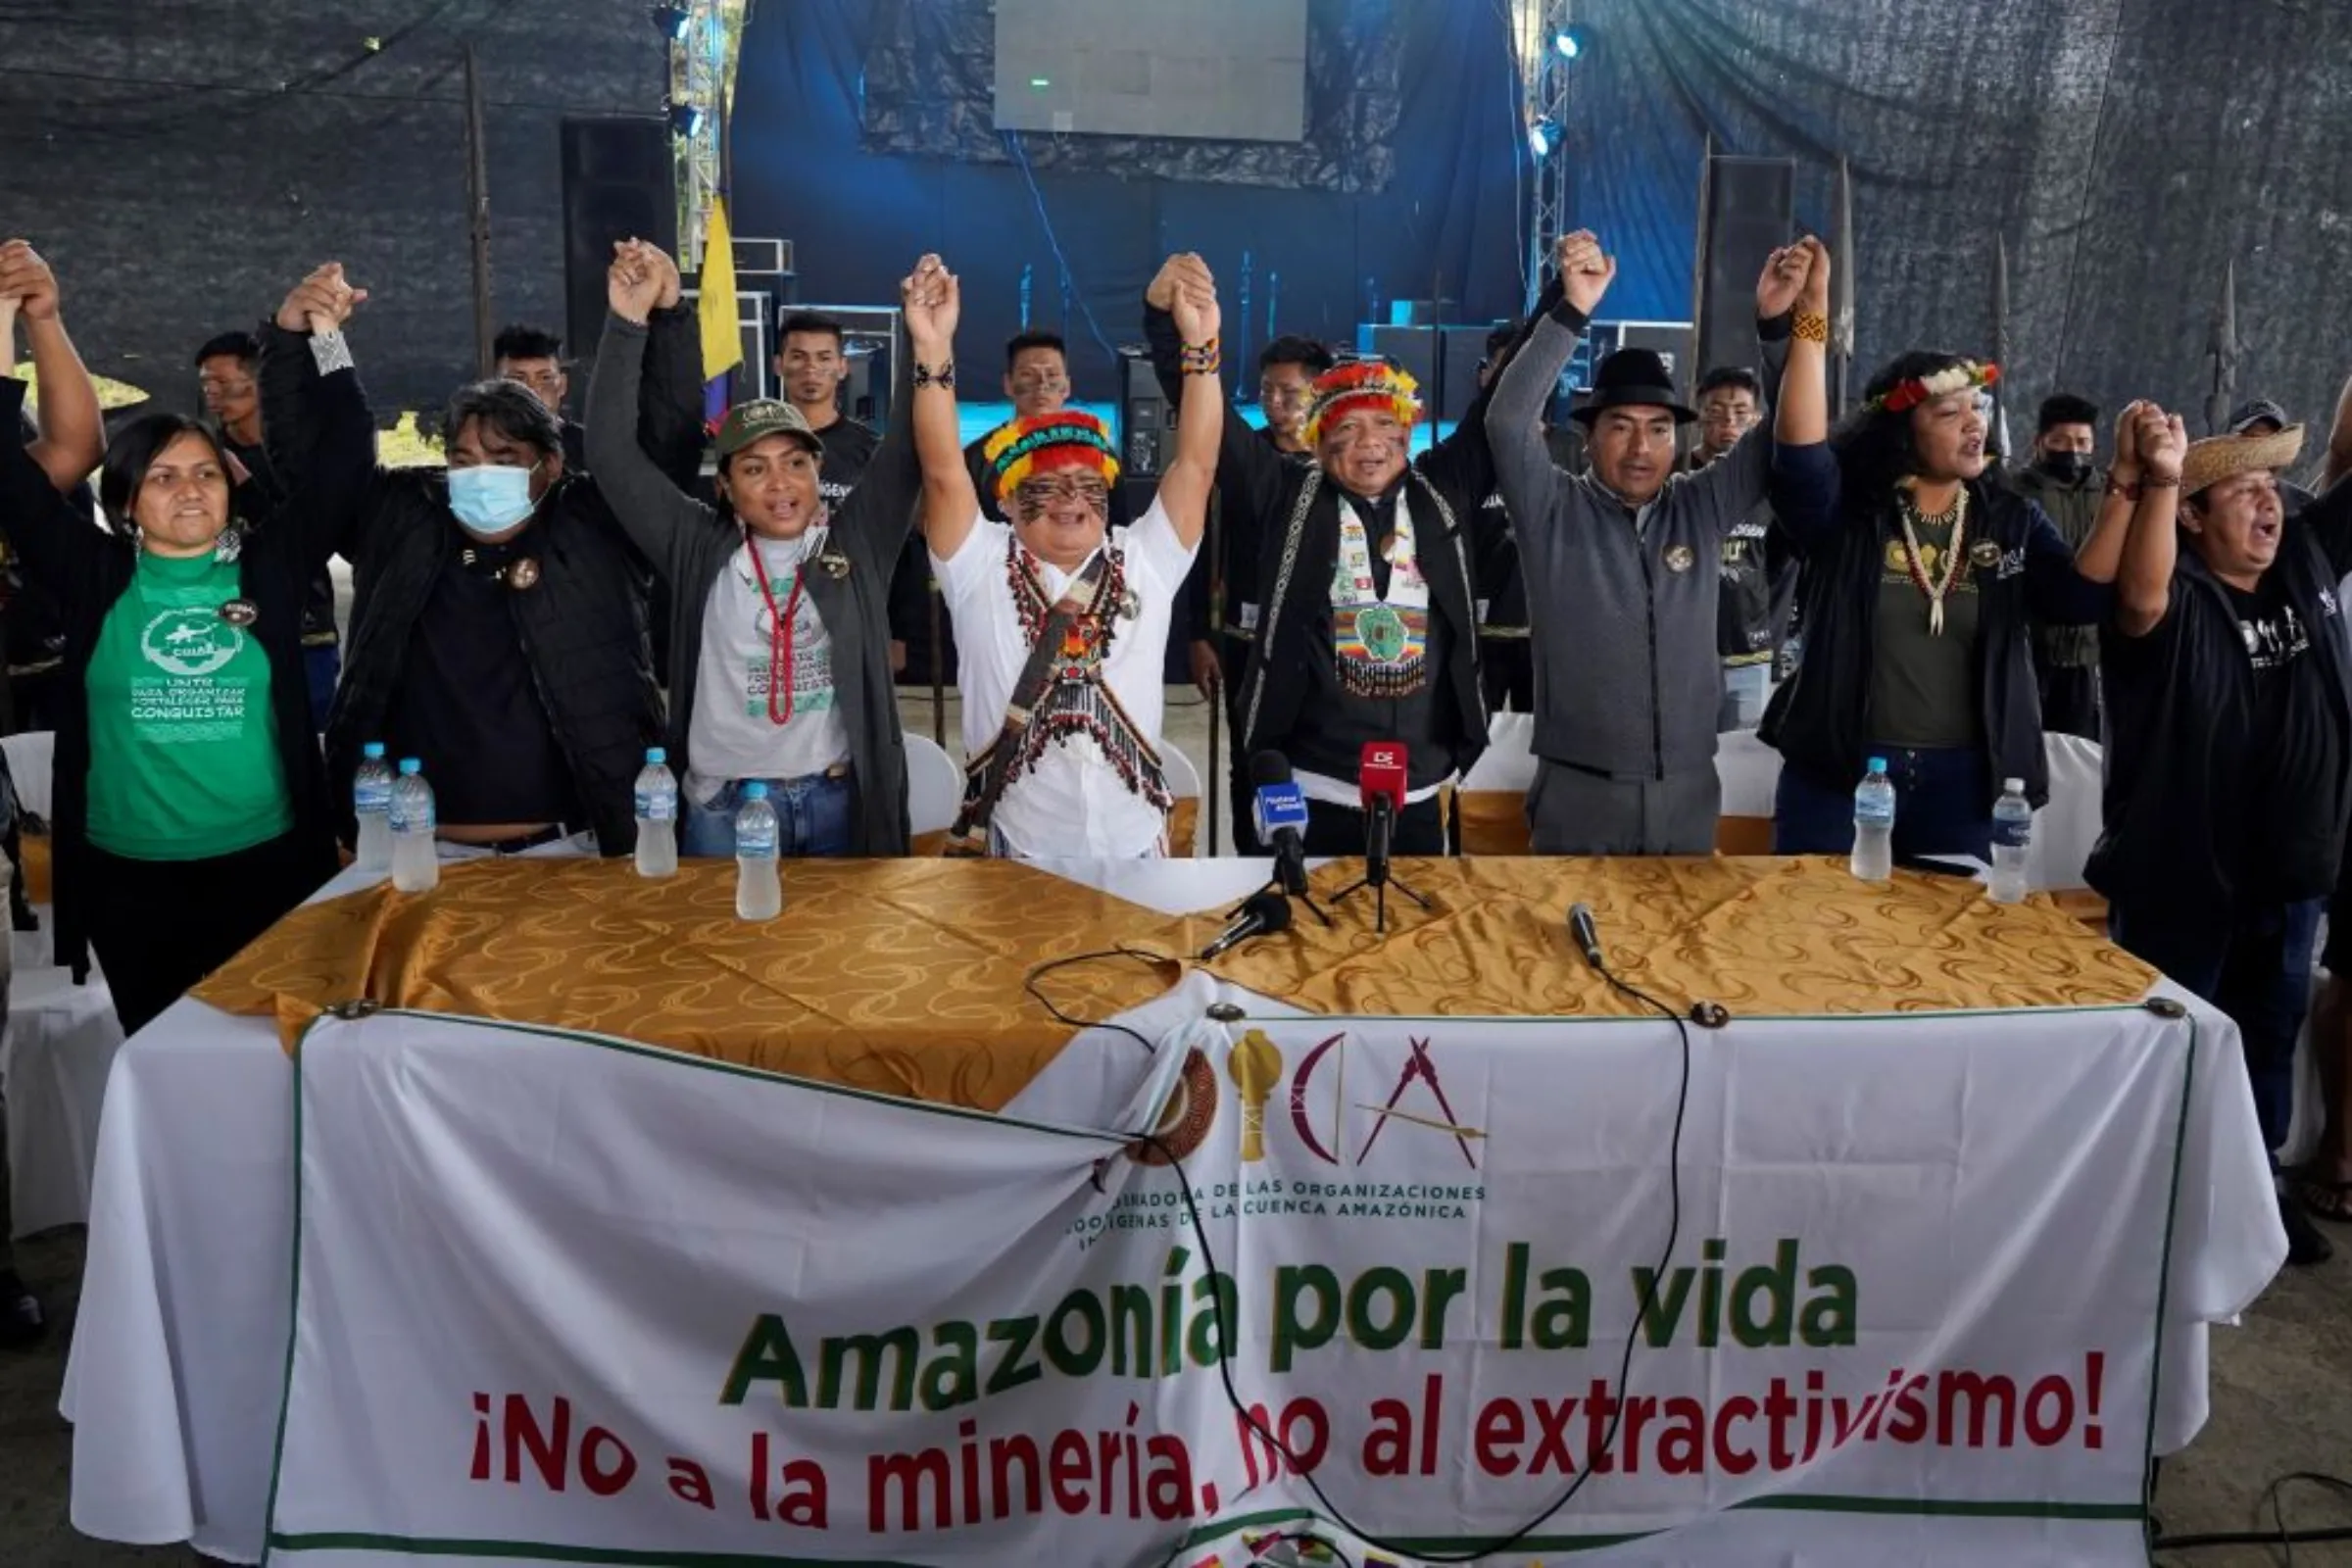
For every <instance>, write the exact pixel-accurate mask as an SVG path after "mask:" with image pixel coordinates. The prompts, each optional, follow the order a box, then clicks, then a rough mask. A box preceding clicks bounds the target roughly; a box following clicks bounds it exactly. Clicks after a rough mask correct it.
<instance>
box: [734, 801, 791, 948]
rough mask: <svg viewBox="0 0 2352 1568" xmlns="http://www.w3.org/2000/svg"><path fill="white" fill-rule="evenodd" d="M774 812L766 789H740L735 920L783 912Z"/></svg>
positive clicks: (775, 914)
mask: <svg viewBox="0 0 2352 1568" xmlns="http://www.w3.org/2000/svg"><path fill="white" fill-rule="evenodd" d="M777 833H778V827H777V822H776V809H775V808H774V807H772V806H770V805H768V804H767V786H766V785H765V784H762V783H760V781H759V780H758V779H754V780H753V781H752V782H750V783H748V784H746V785H744V787H743V805H742V806H741V807H739V808H738V809H736V812H735V918H736V919H738V920H772V919H774V918H775V917H776V916H777V915H779V914H782V913H783V912H784V883H783V881H782V880H781V879H780V878H779V877H778V876H777V874H776V838H777Z"/></svg>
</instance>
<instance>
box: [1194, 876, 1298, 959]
mask: <svg viewBox="0 0 2352 1568" xmlns="http://www.w3.org/2000/svg"><path fill="white" fill-rule="evenodd" d="M1290 928H1291V901H1290V900H1289V899H1287V898H1285V897H1284V896H1283V895H1281V894H1279V893H1277V892H1275V891H1274V890H1273V889H1272V888H1263V889H1260V890H1259V891H1258V892H1255V893H1252V894H1250V897H1249V898H1248V900H1246V901H1245V902H1244V903H1243V905H1242V912H1241V913H1240V914H1238V915H1236V916H1234V919H1233V923H1232V924H1231V925H1229V926H1227V927H1226V928H1225V934H1224V935H1223V936H1221V937H1219V938H1217V940H1216V941H1214V942H1211V943H1210V944H1209V945H1208V946H1207V947H1205V948H1202V949H1201V962H1203V963H1206V962H1207V961H1208V960H1209V959H1211V958H1213V957H1215V956H1218V955H1219V954H1221V953H1223V952H1224V951H1225V950H1226V949H1228V948H1231V947H1234V946H1235V945H1237V944H1239V943H1243V942H1247V941H1249V940H1250V938H1251V937H1262V936H1271V935H1273V934H1274V933H1275V932H1277V931H1288V930H1289V929H1290Z"/></svg>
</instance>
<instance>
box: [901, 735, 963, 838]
mask: <svg viewBox="0 0 2352 1568" xmlns="http://www.w3.org/2000/svg"><path fill="white" fill-rule="evenodd" d="M962 804H963V769H962V768H959V767H957V766H956V763H955V760H953V759H952V758H950V757H949V756H948V754H947V753H946V752H943V751H941V750H940V749H939V745H938V743H937V742H935V741H932V740H930V739H929V738H927V737H925V736H921V735H908V736H907V825H908V826H909V827H910V828H911V829H912V830H913V831H914V833H915V834H917V835H918V836H919V835H921V834H925V833H945V832H946V831H947V830H948V829H949V828H951V827H953V826H955V825H956V809H958V808H959V807H961V806H962Z"/></svg>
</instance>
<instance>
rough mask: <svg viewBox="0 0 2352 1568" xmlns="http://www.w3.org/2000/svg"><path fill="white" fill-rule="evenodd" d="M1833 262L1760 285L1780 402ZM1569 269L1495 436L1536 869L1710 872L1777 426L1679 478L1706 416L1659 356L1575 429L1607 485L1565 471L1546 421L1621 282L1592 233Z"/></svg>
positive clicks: (1624, 354)
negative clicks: (1720, 614)
mask: <svg viewBox="0 0 2352 1568" xmlns="http://www.w3.org/2000/svg"><path fill="white" fill-rule="evenodd" d="M1817 249H1819V242H1818V241H1816V240H1806V241H1804V242H1803V243H1802V244H1799V245H1794V246H1789V247H1787V248H1785V249H1782V250H1778V251H1775V252H1774V253H1773V255H1772V258H1771V260H1770V261H1768V262H1767V263H1766V264H1765V268H1764V275H1763V277H1762V278H1761V279H1760V280H1759V281H1758V283H1757V285H1756V314H1757V317H1758V323H1759V324H1758V335H1759V336H1760V337H1762V338H1763V339H1764V342H1765V351H1764V352H1765V358H1766V361H1767V373H1766V384H1767V385H1768V386H1771V385H1774V384H1776V383H1777V382H1778V381H1779V378H1780V367H1781V363H1782V362H1783V361H1785V359H1786V353H1785V349H1784V345H1785V344H1786V342H1787V339H1788V336H1789V329H1790V319H1789V318H1790V313H1791V311H1792V310H1793V308H1794V306H1795V304H1796V300H1797V295H1798V292H1799V291H1800V290H1801V289H1802V287H1803V285H1804V281H1805V277H1806V275H1807V273H1808V271H1809V270H1810V269H1811V266H1812V254H1813V252H1814V251H1815V250H1817ZM1558 257H1559V271H1560V280H1561V285H1562V299H1561V303H1560V304H1559V305H1558V306H1557V307H1555V308H1554V309H1553V310H1552V312H1551V314H1550V315H1549V316H1548V317H1547V318H1546V319H1544V321H1543V322H1541V323H1540V324H1539V325H1538V326H1537V328H1536V331H1535V335H1534V337H1533V338H1531V339H1530V340H1529V342H1528V344H1527V347H1526V348H1525V349H1524V350H1523V351H1522V352H1521V353H1520V354H1519V356H1518V357H1517V358H1516V359H1515V360H1513V361H1512V362H1511V365H1510V368H1508V369H1507V370H1505V371H1504V372H1503V376H1502V380H1501V383H1500V385H1499V386H1498V387H1497V388H1496V390H1495V401H1494V406H1493V408H1492V410H1491V411H1490V414H1489V416H1488V421H1487V423H1488V432H1489V441H1490V443H1491V445H1492V447H1493V450H1494V456H1495V472H1496V475H1497V477H1498V479H1499V482H1500V486H1501V490H1502V498H1503V501H1504V504H1505V505H1506V506H1507V507H1508V508H1509V509H1510V515H1511V516H1512V518H1513V519H1514V520H1515V522H1516V524H1517V527H1516V533H1517V536H1518V542H1519V556H1520V562H1521V565H1522V568H1523V570H1524V572H1525V575H1526V584H1527V606H1528V625H1529V630H1530V632H1531V634H1532V640H1533V642H1534V645H1535V659H1536V734H1535V752H1536V758H1537V772H1536V782H1535V785H1534V787H1533V788H1532V789H1530V790H1529V792H1528V797H1527V815H1528V827H1529V832H1530V839H1531V842H1532V845H1533V847H1534V849H1535V851H1536V853H1537V854H1539V855H1705V854H1708V853H1710V852H1711V851H1712V850H1713V849H1714V847H1715V820H1716V817H1717V815H1718V813H1719V810H1720V808H1721V804H1722V793H1723V792H1722V787H1721V785H1720V784H1719V783H1718V781H1717V779H1716V774H1715V734H1716V712H1717V710H1718V708H1719V706H1720V704H1721V701H1722V697H1723V666H1722V662H1721V661H1720V660H1719V659H1718V657H1717V655H1716V649H1715V640H1716V615H1717V602H1718V598H1719V587H1718V584H1719V578H1720V574H1721V566H1722V559H1723V541H1724V537H1725V535H1726V534H1727V533H1728V532H1729V531H1730V530H1731V528H1732V527H1733V526H1734V525H1735V524H1737V523H1738V522H1739V521H1740V518H1742V517H1744V516H1746V515H1748V514H1749V513H1750V512H1752V511H1754V510H1755V508H1756V506H1757V505H1758V503H1760V502H1762V501H1763V500H1764V498H1765V491H1766V488H1767V486H1768V484H1769V480H1770V471H1771V466H1772V434H1771V425H1770V422H1769V421H1766V422H1764V423H1762V424H1760V425H1758V426H1757V427H1756V428H1755V429H1753V430H1750V431H1749V432H1748V433H1747V434H1746V435H1744V436H1742V437H1741V438H1740V442H1739V444H1738V445H1737V446H1735V447H1734V448H1733V449H1732V450H1731V451H1730V452H1729V453H1728V454H1726V455H1725V456H1724V457H1723V458H1722V459H1720V460H1719V461H1717V462H1715V463H1713V464H1710V465H1708V466H1706V467H1705V468H1703V469H1700V470H1699V471H1697V472H1695V473H1681V474H1678V473H1676V472H1675V471H1674V467H1675V451H1674V446H1675V431H1676V429H1677V427H1678V426H1680V425H1683V424H1687V423H1689V422H1691V420H1692V419H1694V418H1696V417H1697V416H1696V415H1694V414H1692V413H1691V410H1689V409H1687V408H1685V407H1683V406H1682V405H1681V404H1679V403H1678V402H1677V401H1676V400H1675V393H1674V389H1673V386H1672V384H1671V377H1670V376H1669V375H1668V374H1667V371H1666V368H1665V365H1664V363H1663V362H1662V361H1661V360H1660V359H1659V358H1658V357H1657V356H1656V355H1655V354H1651V353H1648V352H1646V351H1643V350H1631V349H1629V350H1621V351H1619V352H1618V353H1616V354H1613V355H1611V356H1610V357H1609V358H1608V359H1607V360H1606V361H1604V362H1603V363H1602V365H1601V367H1600V371H1599V374H1598V375H1597V376H1596V377H1595V378H1594V389H1593V399H1592V401H1591V404H1590V405H1589V406H1588V407H1586V408H1584V409H1580V410H1579V411H1577V414H1576V416H1575V417H1576V418H1577V419H1578V420H1579V421H1580V422H1581V423H1583V424H1584V425H1585V426H1586V429H1587V430H1588V432H1589V441H1590V448H1591V453H1592V468H1591V470H1590V471H1589V472H1586V473H1570V472H1568V471H1566V470H1565V469H1562V468H1560V467H1558V466H1555V465H1554V464H1553V463H1552V461H1551V457H1550V454H1549V452H1548V451H1547V450H1546V449H1545V447H1544V432H1543V425H1542V417H1543V411H1544V404H1545V403H1546V402H1547V401H1548V400H1549V398H1550V395H1551V390H1552V387H1553V386H1554V385H1555V384H1556V383H1557V381H1558V379H1559V375H1560V370H1561V368H1563V367H1565V366H1566V365H1567V363H1568V359H1569V356H1570V355H1571V354H1573V353H1574V352H1575V350H1576V343H1577V339H1578V338H1579V337H1581V336H1583V334H1584V331H1585V328H1586V327H1587V325H1588V324H1589V323H1590V321H1591V319H1592V315H1593V310H1594V309H1595V308H1596V307H1597V306H1598V305H1599V304H1600V300H1601V296H1602V295H1603V294H1604V293H1606V292H1607V290H1608V286H1609V281H1610V279H1611V278H1613V277H1615V276H1616V272H1617V264H1616V263H1615V261H1614V260H1612V259H1611V258H1609V257H1608V256H1606V255H1604V254H1603V253H1602V251H1601V248H1600V244H1599V242H1598V241H1597V240H1595V239H1594V238H1593V236H1592V235H1591V234H1590V233H1585V232H1579V233H1575V234H1571V235H1569V236H1568V237H1566V238H1565V239H1563V240H1561V241H1560V245H1559V251H1558ZM1809 324H1810V323H1808V325H1809Z"/></svg>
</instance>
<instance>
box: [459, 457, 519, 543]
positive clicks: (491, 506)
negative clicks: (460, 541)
mask: <svg viewBox="0 0 2352 1568" xmlns="http://www.w3.org/2000/svg"><path fill="white" fill-rule="evenodd" d="M537 471H538V469H537V467H536V466H533V467H529V468H507V467H498V466H491V465H484V466H481V467H478V468H452V469H450V470H449V510H450V511H452V512H454V513H456V514H457V515H458V521H459V522H460V523H461V524H463V525H464V526H465V529H466V532H467V533H470V534H474V535H477V536H480V537H487V536H489V535H491V534H495V533H504V532H506V531H507V530H508V529H509V528H512V527H514V526H515V524H516V523H518V522H520V521H522V519H523V518H525V517H527V516H529V515H531V505H532V503H531V475H532V474H533V473H536V472H537Z"/></svg>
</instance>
